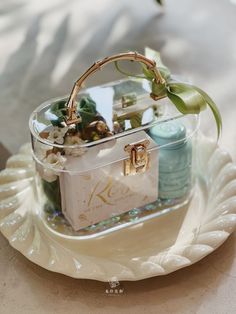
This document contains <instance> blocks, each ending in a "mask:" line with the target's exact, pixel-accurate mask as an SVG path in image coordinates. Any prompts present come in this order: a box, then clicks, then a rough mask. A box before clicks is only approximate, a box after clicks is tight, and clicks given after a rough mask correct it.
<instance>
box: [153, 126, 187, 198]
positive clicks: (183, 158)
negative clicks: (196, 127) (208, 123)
mask: <svg viewBox="0 0 236 314" xmlns="http://www.w3.org/2000/svg"><path fill="white" fill-rule="evenodd" d="M149 135H150V136H151V137H152V139H153V140H154V141H155V142H156V143H157V144H158V145H159V146H160V149H159V199H161V200H166V201H168V202H171V201H173V200H174V199H180V198H181V199H182V198H183V197H187V196H188V194H189V192H190V190H191V183H192V176H191V166H192V145H191V141H190V139H186V128H185V126H184V125H183V124H182V123H180V122H178V121H171V122H164V123H160V124H157V125H156V126H154V127H152V128H151V129H150V130H149Z"/></svg>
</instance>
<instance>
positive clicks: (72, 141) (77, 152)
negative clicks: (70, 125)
mask: <svg viewBox="0 0 236 314" xmlns="http://www.w3.org/2000/svg"><path fill="white" fill-rule="evenodd" d="M84 143H85V142H84V141H83V140H82V139H81V138H80V137H79V136H78V135H67V136H66V138H65V145H83V144H84ZM85 152H86V148H85V147H79V146H78V147H74V148H70V147H65V153H66V155H71V156H74V157H77V156H81V155H83V154H84V153H85Z"/></svg>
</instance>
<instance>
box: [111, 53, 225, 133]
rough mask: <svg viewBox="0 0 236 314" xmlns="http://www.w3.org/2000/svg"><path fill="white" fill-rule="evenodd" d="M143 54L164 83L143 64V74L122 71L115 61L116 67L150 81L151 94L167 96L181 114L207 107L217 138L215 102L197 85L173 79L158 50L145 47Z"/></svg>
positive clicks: (219, 129)
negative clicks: (153, 64)
mask: <svg viewBox="0 0 236 314" xmlns="http://www.w3.org/2000/svg"><path fill="white" fill-rule="evenodd" d="M145 56H146V57H147V58H149V59H151V60H154V61H155V62H156V64H157V66H158V70H159V72H160V74H161V76H162V77H163V78H164V83H159V82H157V81H156V80H155V76H154V73H153V72H152V71H151V70H149V69H148V68H147V67H146V65H144V64H141V66H142V72H143V76H140V75H133V74H130V73H126V72H124V71H123V70H121V69H120V67H119V66H118V63H117V62H116V63H115V66H116V69H117V70H118V71H119V72H121V73H123V74H126V75H128V76H132V77H137V78H142V79H143V78H145V79H147V80H148V81H150V83H151V89H152V94H153V95H154V96H155V97H157V98H164V97H167V98H169V99H170V101H171V102H172V103H173V104H174V105H175V107H176V108H177V110H178V111H179V112H181V113H182V114H199V113H200V112H201V111H203V110H205V109H206V108H207V107H209V108H210V109H211V111H212V113H213V116H214V118H215V122H216V127H217V138H219V136H220V133H221V130H222V119H221V115H220V112H219V110H218V108H217V106H216V104H215V102H214V101H213V100H212V99H211V98H210V96H209V95H208V94H207V93H206V92H204V91H203V90H202V89H200V88H199V87H197V86H194V85H191V84H187V83H182V82H176V81H174V80H173V79H172V77H171V73H170V70H169V69H168V68H167V67H166V66H165V65H164V64H163V63H162V60H161V57H160V54H159V52H157V51H155V50H153V49H151V48H148V47H146V48H145Z"/></svg>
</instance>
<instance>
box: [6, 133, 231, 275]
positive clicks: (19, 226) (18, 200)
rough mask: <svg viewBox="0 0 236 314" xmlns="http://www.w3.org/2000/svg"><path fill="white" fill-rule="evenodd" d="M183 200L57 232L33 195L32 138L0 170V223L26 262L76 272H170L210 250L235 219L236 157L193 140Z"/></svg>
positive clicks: (56, 270)
mask: <svg viewBox="0 0 236 314" xmlns="http://www.w3.org/2000/svg"><path fill="white" fill-rule="evenodd" d="M197 151H198V153H197V158H198V168H197V169H196V170H197V183H196V187H195V190H194V195H193V198H192V200H191V202H190V204H189V205H188V206H185V207H182V208H180V209H178V210H176V211H172V212H169V213H167V214H165V215H162V216H159V217H156V218H154V219H151V220H147V221H144V222H142V223H139V224H135V225H133V226H130V227H127V228H124V229H122V230H119V231H117V232H113V233H110V234H108V235H106V236H101V237H99V238H94V239H81V237H75V236H68V235H65V234H63V233H60V232H55V230H53V229H52V228H49V227H48V224H47V223H46V222H45V220H44V219H43V217H44V216H42V209H41V208H40V206H39V205H38V204H39V202H37V200H36V199H35V195H36V193H35V189H36V188H37V180H36V179H37V177H36V175H35V170H34V164H33V161H32V157H31V151H30V145H29V144H28V145H25V146H23V147H22V148H21V149H20V151H19V154H18V155H15V156H12V157H11V158H10V159H9V160H8V162H7V166H6V169H5V170H3V171H2V172H1V173H0V230H1V232H2V233H3V234H4V236H5V237H6V238H7V239H8V241H9V243H10V245H12V246H13V247H14V248H15V249H17V250H18V251H20V252H21V253H22V254H23V255H25V256H26V257H27V258H28V259H29V260H31V261H32V262H34V263H36V264H38V265H40V266H42V267H44V268H46V269H48V270H51V271H54V272H59V273H63V274H66V275H68V276H71V277H75V278H89V279H97V280H101V281H107V280H139V279H143V278H147V277H152V276H158V275H164V274H168V273H170V272H173V271H175V270H177V269H179V268H182V267H185V266H188V265H191V264H193V263H195V262H197V261H198V260H200V259H201V258H203V257H204V256H206V255H208V254H209V253H211V252H212V251H214V250H215V249H216V248H217V247H218V246H220V245H221V244H222V243H223V242H224V241H225V240H226V239H227V238H228V236H229V234H230V233H232V232H233V231H234V229H235V227H236V165H234V164H233V163H232V160H231V157H230V156H229V154H228V153H227V152H225V151H222V150H221V149H220V148H219V147H218V146H216V144H214V143H213V142H212V141H211V140H209V139H207V138H204V137H202V138H201V139H199V144H198V147H197Z"/></svg>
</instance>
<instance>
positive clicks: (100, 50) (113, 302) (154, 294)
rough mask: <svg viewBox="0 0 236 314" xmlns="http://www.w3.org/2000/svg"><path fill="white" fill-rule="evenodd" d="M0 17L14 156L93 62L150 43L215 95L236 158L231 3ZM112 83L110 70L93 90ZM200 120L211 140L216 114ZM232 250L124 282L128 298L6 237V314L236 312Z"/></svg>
mask: <svg viewBox="0 0 236 314" xmlns="http://www.w3.org/2000/svg"><path fill="white" fill-rule="evenodd" d="M68 3H69V4H68ZM95 4H96V5H95ZM0 14H1V19H0V34H1V41H0V72H1V76H0V91H1V100H0V101H1V105H0V108H1V110H2V111H1V115H0V121H1V123H0V134H1V135H0V136H1V137H0V139H1V142H3V144H4V145H5V146H6V148H7V149H9V150H10V151H11V152H16V151H17V150H18V148H19V146H20V145H21V144H22V143H24V142H26V141H28V139H29V135H28V127H27V124H28V122H27V121H28V116H29V114H30V112H31V111H32V110H33V109H34V108H35V107H36V106H37V105H38V104H40V103H41V102H42V101H44V100H46V99H48V98H50V97H54V96H59V95H64V94H67V93H68V92H69V90H70V88H71V86H72V82H73V81H74V80H75V79H76V78H77V77H78V76H79V74H80V73H82V71H83V70H85V69H86V67H88V66H89V65H90V64H91V63H92V62H93V61H94V60H96V59H98V58H100V57H103V56H105V55H109V54H111V53H115V52H119V51H121V50H129V49H134V50H138V51H140V52H142V51H143V47H144V46H145V45H148V46H150V47H152V48H154V49H157V50H160V51H161V53H162V55H163V59H164V61H165V62H166V63H167V64H168V65H169V67H170V68H171V69H172V71H173V72H175V73H179V74H181V75H183V76H185V77H188V78H189V79H190V80H191V81H193V82H194V83H195V84H198V85H199V86H201V87H202V88H204V89H205V90H206V91H208V92H209V94H211V95H212V96H213V97H214V99H215V101H216V102H217V104H218V105H219V108H220V109H221V111H222V116H223V124H224V129H223V135H222V137H221V140H220V143H221V146H223V147H224V148H226V149H227V150H228V151H229V152H230V153H231V154H232V157H233V159H234V160H236V145H235V136H236V125H235V117H236V109H235V104H234V101H235V97H236V92H235V81H236V74H235V65H236V32H235V28H236V19H235V16H236V1H235V0H231V1H229V0H205V1H203V0H199V1H193V0H166V6H165V9H164V11H161V10H160V8H158V7H157V6H156V5H155V2H154V1H152V0H145V1H137V0H130V1H125V0H120V1H114V0H96V1H95V0H87V1H82V0H80V1H78V0H77V1H75V0H74V1H72V0H71V1H70V2H68V1H65V0H52V1H43V0H42V1H36V0H31V1H24V0H11V1H8V0H2V1H1V3H0ZM116 78H117V75H115V74H114V71H113V68H112V67H108V68H106V69H105V70H104V72H103V75H102V76H101V75H100V76H96V77H94V78H93V79H92V80H91V81H90V85H92V84H95V83H102V82H106V81H109V80H111V79H116ZM202 116H203V117H202V129H203V130H204V132H205V133H206V134H211V135H214V134H215V129H214V122H213V120H212V119H211V117H210V115H208V113H207V112H206V113H204V114H203V115H202ZM12 122H14V123H12ZM10 123H11V128H9V127H8V126H9V125H10ZM235 249H236V241H235V235H233V236H231V237H230V238H229V239H228V240H227V242H226V243H225V244H224V245H223V246H222V247H220V248H219V249H218V250H217V251H216V252H214V253H213V254H211V255H210V256H208V257H206V258H204V259H203V260H202V261H200V262H199V263H197V264H195V265H193V266H191V267H187V268H185V269H182V270H180V271H177V272H175V273H173V274H171V275H168V276H163V277H156V278H152V279H147V280H142V281H139V282H123V283H122V287H123V288H124V293H123V294H122V295H117V296H111V295H110V296H108V295H107V294H106V289H108V288H109V285H108V284H104V283H100V282H96V281H90V280H74V279H71V278H67V277H65V276H63V275H58V274H54V273H50V272H48V271H46V270H43V269H41V268H40V267H38V266H36V265H34V264H32V263H30V262H29V261H27V260H26V259H25V258H24V257H23V256H21V255H20V254H19V253H18V252H16V251H15V250H14V249H13V248H11V247H10V246H9V244H8V243H7V241H6V240H5V239H4V238H3V237H2V236H1V235H0V278H1V280H0V300H1V302H0V313H4V314H5V313H6V314H8V313H32V312H34V313H65V312H67V313H74V312H78V313H144V312H145V313H146V312H148V313H181V314H185V313H187V314H188V313H201V314H202V313H203V314H205V313H207V314H208V313H213V314H215V313H216V314H217V313H219V314H221V313H223V314H224V313H230V314H231V313H235V312H236V302H235V293H236V262H235V258H234V257H235Z"/></svg>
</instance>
